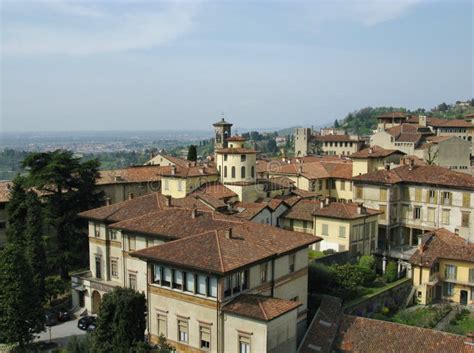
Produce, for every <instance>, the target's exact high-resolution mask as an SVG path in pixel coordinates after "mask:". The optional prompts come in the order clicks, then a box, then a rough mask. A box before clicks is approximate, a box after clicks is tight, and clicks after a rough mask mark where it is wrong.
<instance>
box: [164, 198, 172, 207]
mask: <svg viewBox="0 0 474 353" xmlns="http://www.w3.org/2000/svg"><path fill="white" fill-rule="evenodd" d="M165 206H166V207H171V196H170V195H166V196H165Z"/></svg>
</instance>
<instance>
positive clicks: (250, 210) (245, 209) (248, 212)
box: [233, 202, 268, 221]
mask: <svg viewBox="0 0 474 353" xmlns="http://www.w3.org/2000/svg"><path fill="white" fill-rule="evenodd" d="M233 206H234V209H236V210H237V212H238V213H236V214H235V215H234V216H235V217H238V218H243V219H246V220H249V221H251V220H252V219H253V218H254V217H255V216H257V215H258V214H259V213H260V212H262V211H263V210H264V209H265V208H267V207H268V206H267V205H266V204H264V203H258V202H246V203H244V202H236V203H234V205H233Z"/></svg>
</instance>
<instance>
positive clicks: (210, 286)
mask: <svg viewBox="0 0 474 353" xmlns="http://www.w3.org/2000/svg"><path fill="white" fill-rule="evenodd" d="M207 296H208V297H212V298H216V297H217V278H216V277H208V278H207Z"/></svg>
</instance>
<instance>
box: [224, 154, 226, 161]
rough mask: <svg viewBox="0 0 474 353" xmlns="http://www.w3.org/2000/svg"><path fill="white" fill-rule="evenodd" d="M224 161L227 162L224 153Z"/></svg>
mask: <svg viewBox="0 0 474 353" xmlns="http://www.w3.org/2000/svg"><path fill="white" fill-rule="evenodd" d="M224 162H227V155H226V154H225V155H224Z"/></svg>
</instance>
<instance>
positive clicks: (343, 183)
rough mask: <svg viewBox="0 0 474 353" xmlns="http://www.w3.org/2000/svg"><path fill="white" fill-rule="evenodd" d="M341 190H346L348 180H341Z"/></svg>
mask: <svg viewBox="0 0 474 353" xmlns="http://www.w3.org/2000/svg"><path fill="white" fill-rule="evenodd" d="M341 190H346V181H345V180H341Z"/></svg>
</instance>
